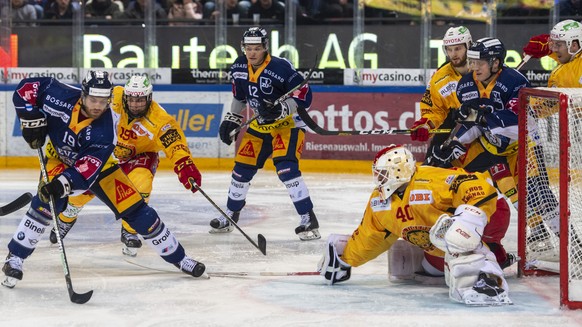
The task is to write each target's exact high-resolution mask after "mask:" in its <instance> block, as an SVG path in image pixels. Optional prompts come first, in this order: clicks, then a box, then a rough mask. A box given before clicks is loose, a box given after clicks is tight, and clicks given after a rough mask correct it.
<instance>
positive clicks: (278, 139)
mask: <svg viewBox="0 0 582 327" xmlns="http://www.w3.org/2000/svg"><path fill="white" fill-rule="evenodd" d="M285 149H287V147H285V142H283V139H282V138H281V134H277V136H276V137H275V146H274V147H273V151H275V150H285Z"/></svg>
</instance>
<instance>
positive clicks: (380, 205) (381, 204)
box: [370, 196, 392, 212]
mask: <svg viewBox="0 0 582 327" xmlns="http://www.w3.org/2000/svg"><path fill="white" fill-rule="evenodd" d="M370 208H372V211H374V212H378V211H388V210H391V209H392V201H390V199H387V200H386V201H382V199H381V198H380V197H379V196H376V197H373V198H372V199H370Z"/></svg>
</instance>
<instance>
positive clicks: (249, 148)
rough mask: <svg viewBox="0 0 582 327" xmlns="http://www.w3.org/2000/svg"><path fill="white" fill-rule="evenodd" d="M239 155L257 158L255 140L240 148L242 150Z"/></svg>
mask: <svg viewBox="0 0 582 327" xmlns="http://www.w3.org/2000/svg"><path fill="white" fill-rule="evenodd" d="M238 155H240V156H243V157H250V158H255V157H256V154H255V147H253V142H251V141H248V142H247V144H245V145H244V146H243V147H242V148H241V149H240V151H239V152H238Z"/></svg>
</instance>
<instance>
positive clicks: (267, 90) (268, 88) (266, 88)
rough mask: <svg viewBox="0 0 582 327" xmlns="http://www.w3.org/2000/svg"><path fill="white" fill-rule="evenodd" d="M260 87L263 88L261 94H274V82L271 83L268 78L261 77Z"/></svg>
mask: <svg viewBox="0 0 582 327" xmlns="http://www.w3.org/2000/svg"><path fill="white" fill-rule="evenodd" d="M259 87H260V88H261V92H263V94H272V93H273V81H271V79H270V78H268V77H263V76H261V77H260V78H259Z"/></svg>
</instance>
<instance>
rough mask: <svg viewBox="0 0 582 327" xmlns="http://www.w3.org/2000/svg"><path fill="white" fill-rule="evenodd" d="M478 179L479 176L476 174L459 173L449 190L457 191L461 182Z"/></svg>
mask: <svg viewBox="0 0 582 327" xmlns="http://www.w3.org/2000/svg"><path fill="white" fill-rule="evenodd" d="M476 179H477V176H475V175H472V174H471V175H458V176H457V178H455V180H454V181H453V183H452V184H451V187H450V188H449V190H451V191H453V192H457V191H458V190H459V186H460V185H461V184H463V183H464V182H468V181H474V180H476Z"/></svg>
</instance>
